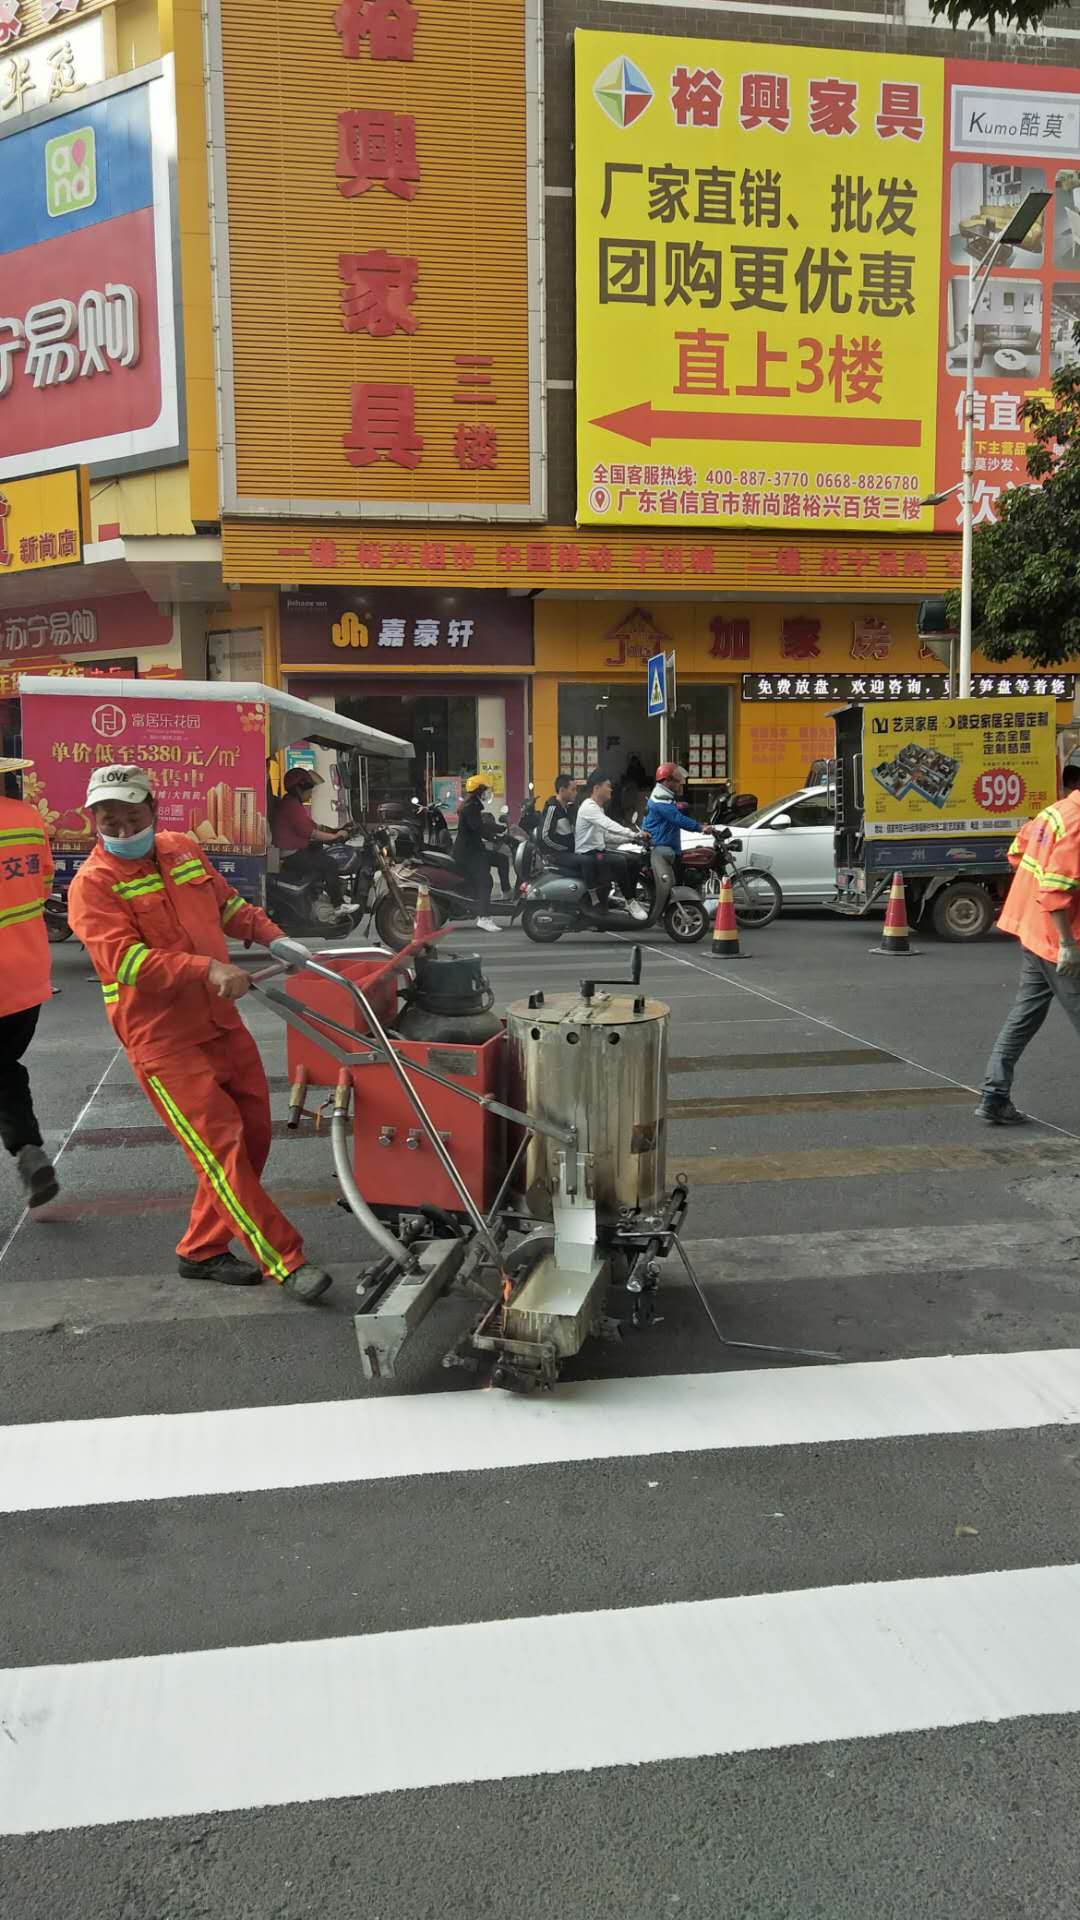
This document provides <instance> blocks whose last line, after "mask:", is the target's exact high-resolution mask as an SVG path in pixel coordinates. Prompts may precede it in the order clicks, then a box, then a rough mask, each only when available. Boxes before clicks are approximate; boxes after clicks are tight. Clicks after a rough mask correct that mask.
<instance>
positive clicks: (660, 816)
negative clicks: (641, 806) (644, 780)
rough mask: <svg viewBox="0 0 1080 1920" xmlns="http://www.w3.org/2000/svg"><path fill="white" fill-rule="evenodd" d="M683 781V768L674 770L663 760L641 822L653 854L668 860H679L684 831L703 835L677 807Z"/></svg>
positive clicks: (673, 766) (693, 822)
mask: <svg viewBox="0 0 1080 1920" xmlns="http://www.w3.org/2000/svg"><path fill="white" fill-rule="evenodd" d="M686 779H687V774H686V769H685V767H679V766H676V764H675V762H674V761H673V760H665V761H664V764H663V766H662V767H657V769H656V785H655V787H654V788H653V790H652V793H651V794H650V795H649V804H648V806H647V807H646V809H645V818H644V820H643V822H642V826H643V827H644V830H645V832H646V833H647V834H648V836H649V838H650V840H651V842H652V849H653V852H654V853H662V854H663V855H664V857H665V859H668V860H677V859H678V857H679V852H680V849H681V847H682V829H683V828H684V827H689V828H690V829H692V831H693V832H695V833H701V832H702V828H701V827H700V826H699V825H698V823H697V821H696V820H694V819H692V817H691V816H690V814H688V813H687V812H685V811H684V809H683V808H682V807H680V806H679V804H678V800H679V795H680V794H681V793H682V791H683V788H684V787H685V785H686Z"/></svg>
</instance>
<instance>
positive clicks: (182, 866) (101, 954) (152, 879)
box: [68, 833, 281, 1067]
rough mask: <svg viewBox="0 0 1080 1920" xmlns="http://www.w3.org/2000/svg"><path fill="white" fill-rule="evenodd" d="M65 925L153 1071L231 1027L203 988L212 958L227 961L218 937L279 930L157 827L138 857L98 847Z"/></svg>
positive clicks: (136, 1053)
mask: <svg viewBox="0 0 1080 1920" xmlns="http://www.w3.org/2000/svg"><path fill="white" fill-rule="evenodd" d="M68 919H69V921H70V922H71V927H72V931H73V932H74V933H75V935H76V937H77V938H78V939H80V940H81V941H82V943H83V946H84V947H85V948H86V951H87V953H88V954H89V956H90V959H91V962H92V964H93V967H94V971H95V973H96V974H97V976H98V979H99V980H100V981H101V991H102V993H103V994H104V996H105V1007H106V1010H107V1012H108V1015H109V1019H110V1020H111V1022H112V1024H113V1027H114V1029H115V1032H116V1036H117V1039H118V1040H120V1041H121V1043H122V1045H123V1046H124V1047H125V1048H126V1050H127V1052H128V1054H129V1055H130V1056H131V1059H132V1060H133V1061H135V1062H137V1064H138V1065H139V1066H143V1067H155V1066H160V1065H162V1064H163V1063H164V1062H165V1061H167V1060H175V1059H176V1057H177V1055H178V1054H184V1053H187V1052H188V1050H189V1048H191V1047H192V1046H202V1045H205V1044H206V1043H207V1042H208V1041H211V1040H216V1039H217V1038H218V1037H219V1035H220V1034H221V1033H222V1031H230V1030H231V1029H232V1028H234V1027H238V1026H240V1025H241V1024H242V1023H241V1020H240V1016H239V1014H238V1013H237V1011H236V1008H235V1007H234V1006H233V1005H232V1003H231V1002H230V1001H228V1000H222V999H220V998H219V997H218V995H217V994H216V993H211V991H210V989H209V987H208V986H207V974H208V972H209V970H210V962H211V960H227V959H228V957H229V949H228V946H227V944H226V933H228V935H229V937H230V938H232V939H234V940H254V941H256V942H257V943H258V944H259V945H260V946H267V945H269V943H270V941H271V940H274V939H276V938H277V937H278V934H279V933H280V931H281V929H280V928H279V927H276V926H275V925H274V922H273V921H272V920H270V919H268V918H267V916H266V914H265V913H264V912H263V911H262V908H261V907H253V906H251V905H250V904H249V902H248V901H246V900H244V899H242V898H241V896H240V894H238V893H236V892H234V891H233V889H232V887H230V886H229V885H228V883H227V882H226V881H225V880H223V879H222V877H221V875H220V874H219V873H218V872H217V871H216V869H215V868H213V867H212V866H211V865H210V863H209V861H208V860H207V859H206V857H205V855H204V854H203V853H202V851H201V849H200V847H199V844H198V841H197V840H194V839H192V837H191V836H190V835H189V834H186V833H159V834H157V835H156V837H155V840H154V844H153V847H152V848H151V850H150V852H149V853H148V854H147V856H146V858H145V859H144V860H123V859H121V858H120V857H119V855H117V854H112V853H106V851H105V849H104V847H103V846H101V844H100V843H99V844H98V845H97V846H96V847H95V848H94V851H93V853H92V854H91V855H90V857H89V859H88V860H86V861H85V862H84V863H83V865H82V866H81V867H80V868H79V871H78V873H77V874H76V875H75V878H74V880H73V881H72V883H71V887H70V889H69V892H68Z"/></svg>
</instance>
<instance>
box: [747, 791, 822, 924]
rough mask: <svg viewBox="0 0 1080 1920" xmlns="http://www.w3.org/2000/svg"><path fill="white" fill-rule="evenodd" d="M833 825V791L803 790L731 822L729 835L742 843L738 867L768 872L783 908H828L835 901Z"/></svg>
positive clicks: (786, 795) (772, 801)
mask: <svg viewBox="0 0 1080 1920" xmlns="http://www.w3.org/2000/svg"><path fill="white" fill-rule="evenodd" d="M835 826H836V792H835V789H834V788H832V787H825V786H821V787H801V788H800V789H799V791H798V793H789V794H785V796H784V798H783V799H782V800H771V801H770V802H769V804H768V806H767V807H759V808H758V810H757V812H756V813H749V814H747V816H746V818H745V820H733V821H732V823H731V831H732V833H733V834H734V836H735V838H736V840H741V841H742V851H741V852H740V853H737V854H736V855H735V860H736V864H737V865H738V866H740V867H764V868H765V870H766V872H768V873H771V874H772V876H773V879H774V880H775V881H776V882H777V884H778V885H779V888H780V891H781V893H782V894H783V896H784V905H785V907H814V906H823V905H826V904H827V903H828V902H829V901H830V900H835V898H836V864H835V860H834V857H833V832H834V829H835Z"/></svg>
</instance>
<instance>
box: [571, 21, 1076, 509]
mask: <svg viewBox="0 0 1080 1920" xmlns="http://www.w3.org/2000/svg"><path fill="white" fill-rule="evenodd" d="M575 58H576V94H575V99H576V143H575V167H576V182H575V213H576V220H577V303H578V310H577V342H578V348H577V352H578V363H577V397H578V502H579V505H578V517H579V519H580V520H582V521H583V522H586V523H588V524H594V525H628V526H647V525H649V524H650V523H652V524H655V525H656V526H658V527H671V526H697V527H698V528H704V527H709V528H711V529H712V530H715V529H717V528H719V527H724V526H728V527H751V526H757V527H767V526H772V527H773V528H774V529H775V528H780V527H788V528H792V529H800V528H801V529H817V530H819V531H823V532H827V533H835V534H841V533H847V534H853V533H860V532H861V533H863V534H864V535H865V533H866V531H867V528H868V526H869V525H872V526H873V527H874V529H875V531H878V532H895V533H903V532H909V533H928V532H931V531H933V530H936V531H941V532H943V531H947V530H953V529H955V528H956V526H957V525H958V518H959V510H958V506H957V502H956V501H955V499H953V500H950V501H948V502H947V503H946V504H944V505H942V506H940V507H939V508H937V509H936V510H935V509H934V508H930V507H923V506H922V505H921V501H922V499H923V498H924V497H925V496H926V495H927V494H928V493H931V492H933V491H935V490H936V489H938V488H943V487H947V486H950V485H951V484H952V482H953V481H954V480H955V479H956V477H957V473H958V470H959V464H960V427H961V423H962V405H963V397H962V396H963V383H964V366H965V358H966V343H967V331H968V323H967V286H968V269H969V266H970V265H971V264H972V263H973V262H976V263H977V262H978V261H980V260H982V259H983V258H985V255H986V253H987V251H988V250H989V248H990V247H991V246H992V245H993V244H994V242H995V240H996V239H997V238H998V237H999V236H1000V235H1001V233H1002V232H1003V230H1004V228H1005V227H1006V225H1007V224H1008V223H1009V222H1010V220H1011V219H1012V216H1013V215H1014V214H1015V213H1016V211H1017V210H1018V208H1019V207H1020V205H1021V204H1022V203H1023V201H1024V200H1025V199H1026V197H1027V195H1028V194H1029V193H1032V192H1046V193H1048V194H1049V195H1050V196H1051V199H1050V204H1049V205H1048V206H1047V208H1046V209H1045V211H1044V213H1043V214H1042V215H1040V217H1039V218H1038V220H1037V221H1036V222H1035V223H1034V224H1033V226H1032V227H1031V229H1030V230H1029V231H1028V233H1027V234H1026V236H1025V239H1024V241H1023V243H1022V244H1019V243H1018V244H1010V245H1008V246H1002V247H1001V249H1000V251H999V253H998V255H997V265H996V267H995V270H994V273H993V276H992V279H991V282H990V285H989V288H988V290H987V293H986V296H985V297H984V299H983V301H982V304H981V305H980V307H979V309H978V311H977V313H976V320H975V330H974V331H975V340H974V346H975V375H976V402H975V415H974V424H975V474H976V480H975V489H976V498H975V507H976V522H977V523H979V522H981V521H988V520H993V519H994V518H995V502H996V499H997V496H998V494H999V493H1000V491H1001V489H1002V488H1003V487H1006V486H1009V485H1012V484H1015V483H1016V482H1018V481H1023V480H1024V479H1025V478H1026V470H1025V465H1024V453H1025V447H1026V442H1027V435H1026V433H1025V430H1024V426H1023V422H1022V419H1021V409H1022V406H1023V402H1024V400H1025V398H1026V397H1027V396H1028V395H1029V394H1030V393H1032V392H1036V391H1039V390H1042V389H1045V388H1046V386H1047V384H1048V381H1049V377H1050V375H1051V374H1052V373H1053V372H1055V371H1056V370H1057V369H1058V368H1059V367H1060V366H1061V365H1062V364H1063V363H1064V360H1065V359H1066V358H1067V357H1068V355H1069V353H1070V352H1071V340H1072V326H1073V324H1074V322H1075V321H1076V320H1077V319H1078V318H1080V73H1078V72H1076V71H1075V70H1069V69H1059V68H1050V67H1036V66H1028V67H1025V66H1019V65H1010V66H1005V65H1002V64H999V63H981V62H980V63H977V64H976V63H969V62H963V61H956V60H941V59H936V58H931V57H924V56H913V55H907V54H902V53H897V52H869V51H863V50H861V49H854V48H851V47H847V48H840V47H836V48H830V49H828V50H827V51H823V50H822V49H820V48H810V47H789V46H783V45H779V46H762V45H758V44H754V43H749V42H742V41H736V40H723V39H720V40H713V39H709V40H696V39H689V38H683V37H675V36H672V37H663V36H660V35H656V34H627V33H622V32H611V31H607V32H579V33H578V34H577V35H576V36H575Z"/></svg>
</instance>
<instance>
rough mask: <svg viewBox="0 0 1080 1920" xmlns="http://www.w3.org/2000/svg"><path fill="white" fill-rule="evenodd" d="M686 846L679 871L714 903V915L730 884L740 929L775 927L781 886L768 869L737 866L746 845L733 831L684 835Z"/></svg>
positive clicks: (717, 829) (719, 829) (712, 830)
mask: <svg viewBox="0 0 1080 1920" xmlns="http://www.w3.org/2000/svg"><path fill="white" fill-rule="evenodd" d="M749 797H750V796H747V798H749ZM748 811H750V809H748ZM682 843H683V844H682V851H681V853H680V855H679V871H680V873H681V874H682V875H683V876H684V878H685V879H686V881H687V883H688V884H689V885H690V886H692V887H694V889H695V890H696V891H699V892H700V893H701V895H702V897H703V898H704V899H706V900H708V901H710V902H711V911H712V912H713V913H715V911H716V901H717V899H718V898H719V895H720V888H721V886H722V884H723V882H724V881H725V880H727V881H730V883H731V897H732V902H733V904H734V907H735V919H736V921H737V922H738V924H739V926H740V927H768V926H770V925H771V924H772V922H773V921H774V920H775V919H776V917H777V915H778V914H779V913H780V910H781V908H782V907H783V904H784V896H783V894H782V892H781V890H780V884H779V882H778V881H777V880H774V879H773V876H772V874H771V873H767V872H766V871H765V868H764V867H740V866H737V865H736V863H735V855H736V854H737V853H741V852H742V847H743V843H742V841H741V840H739V839H737V838H736V836H735V835H734V834H733V833H732V832H731V830H730V828H728V827H720V826H712V827H710V828H709V830H708V832H707V833H700V834H699V833H684V834H683V836H682Z"/></svg>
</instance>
